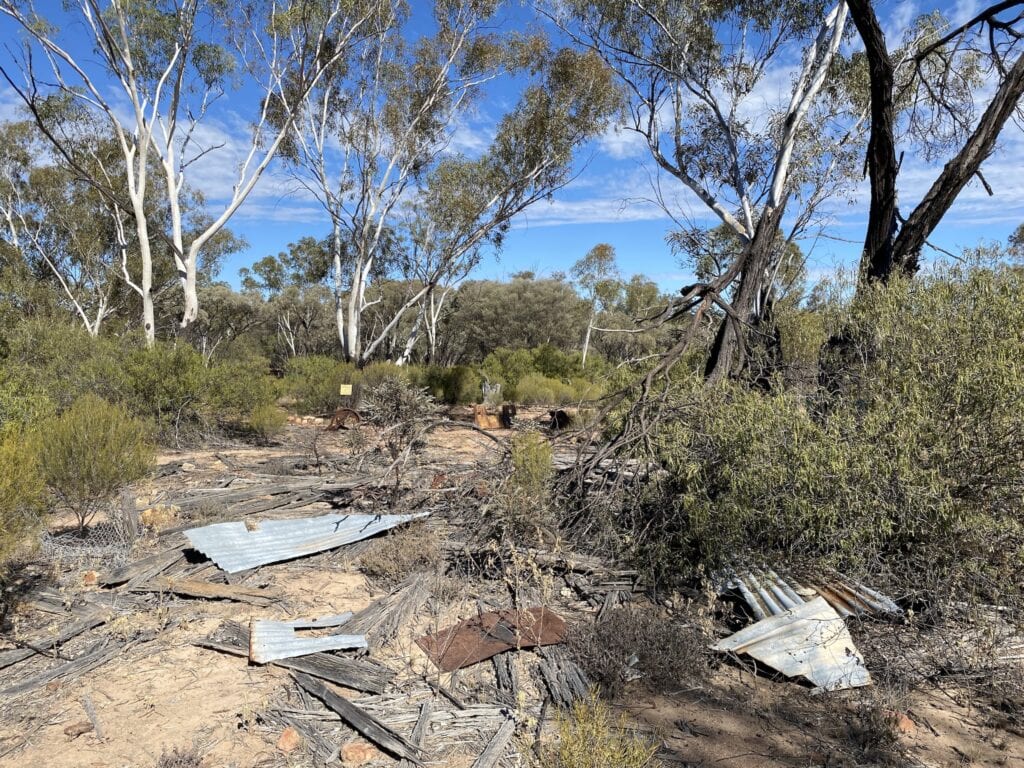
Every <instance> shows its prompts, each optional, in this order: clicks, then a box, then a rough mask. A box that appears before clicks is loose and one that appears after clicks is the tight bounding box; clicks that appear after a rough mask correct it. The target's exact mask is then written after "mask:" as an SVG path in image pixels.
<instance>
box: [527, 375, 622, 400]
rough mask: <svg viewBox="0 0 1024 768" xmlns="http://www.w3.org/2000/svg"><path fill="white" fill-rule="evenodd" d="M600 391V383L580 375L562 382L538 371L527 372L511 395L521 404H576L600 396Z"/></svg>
mask: <svg viewBox="0 0 1024 768" xmlns="http://www.w3.org/2000/svg"><path fill="white" fill-rule="evenodd" d="M602 393H603V392H602V387H601V385H600V384H595V383H592V382H590V381H587V380H586V379H584V378H582V377H578V378H574V379H572V380H571V381H569V382H564V381H560V380H558V379H552V378H549V377H547V376H544V375H543V374H540V373H529V374H527V375H526V376H524V377H523V378H522V379H521V380H520V382H519V383H518V384H517V385H516V387H515V389H514V390H513V393H512V396H514V399H515V401H516V402H518V403H522V404H523V405H577V404H579V403H581V402H583V401H586V400H593V399H595V398H597V397H600V396H601V394H602Z"/></svg>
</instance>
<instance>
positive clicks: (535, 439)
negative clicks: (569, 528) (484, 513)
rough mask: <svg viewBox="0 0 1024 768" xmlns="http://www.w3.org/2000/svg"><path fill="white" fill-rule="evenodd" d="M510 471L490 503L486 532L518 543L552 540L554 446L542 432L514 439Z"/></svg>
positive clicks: (553, 523)
mask: <svg viewBox="0 0 1024 768" xmlns="http://www.w3.org/2000/svg"><path fill="white" fill-rule="evenodd" d="M509 453H510V456H509V459H510V461H509V467H508V472H507V474H506V476H505V478H504V480H503V482H502V483H501V484H500V485H499V487H498V489H497V492H496V493H495V494H494V497H493V500H492V502H491V504H490V508H489V513H490V515H489V516H490V521H489V524H488V526H487V530H486V534H487V535H488V536H490V537H491V538H493V539H496V540H499V541H500V540H504V541H506V542H510V543H512V544H514V545H515V546H521V545H526V546H532V545H537V544H540V543H543V542H544V541H545V540H550V539H551V538H552V537H553V536H554V532H555V530H556V528H557V515H556V509H555V504H554V499H553V491H552V481H553V479H554V469H553V468H552V464H551V460H552V449H551V443H549V442H548V441H547V440H546V439H545V438H544V437H543V436H542V435H540V434H538V433H536V432H525V433H522V434H518V435H516V436H515V437H513V438H512V441H511V444H510V447H509Z"/></svg>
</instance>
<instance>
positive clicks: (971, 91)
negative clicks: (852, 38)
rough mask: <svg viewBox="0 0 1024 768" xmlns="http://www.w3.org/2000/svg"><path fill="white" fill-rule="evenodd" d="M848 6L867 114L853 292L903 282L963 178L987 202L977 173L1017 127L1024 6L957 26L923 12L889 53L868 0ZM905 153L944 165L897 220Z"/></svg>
mask: <svg viewBox="0 0 1024 768" xmlns="http://www.w3.org/2000/svg"><path fill="white" fill-rule="evenodd" d="M849 2H850V15H851V17H852V19H853V21H854V24H855V25H856V27H857V31H858V33H859V34H860V37H861V40H862V41H863V43H864V60H865V68H866V70H867V79H868V87H867V94H866V98H867V100H868V102H869V104H870V109H871V135H870V139H869V141H868V146H867V157H866V161H865V165H866V168H867V172H868V176H869V179H870V184H871V205H870V209H869V214H868V226H867V232H866V235H865V240H864V252H863V256H862V259H861V276H862V278H863V279H862V282H861V285H862V286H863V285H867V284H869V283H871V282H874V281H883V282H884V281H886V280H888V279H889V278H890V277H891V276H893V275H903V276H913V275H914V274H915V273H916V272H917V271H918V269H919V267H920V256H921V251H922V249H923V247H924V246H925V244H926V243H927V241H928V238H929V236H930V235H931V234H932V232H934V231H935V228H936V227H937V226H938V225H939V222H940V221H941V220H942V218H943V217H944V216H945V215H946V213H947V212H948V211H949V209H950V207H951V206H952V205H953V203H954V201H955V200H956V198H957V197H958V195H959V194H960V192H961V191H962V190H963V189H964V187H965V186H966V185H967V184H968V182H970V181H971V180H972V179H974V178H977V179H978V181H979V182H980V183H981V184H982V185H983V186H984V187H985V189H986V190H987V191H988V193H989V194H990V195H991V194H993V190H992V189H991V187H990V186H989V185H988V183H987V182H986V181H985V178H984V176H983V175H982V171H981V166H982V164H983V163H984V161H985V160H987V159H988V158H989V157H990V156H991V154H992V152H993V150H994V149H995V146H996V141H997V140H998V138H999V136H1000V134H1001V133H1002V131H1003V129H1004V128H1005V127H1006V125H1007V123H1008V122H1009V121H1011V120H1012V119H1019V114H1020V110H1019V106H1020V100H1021V97H1022V96H1024V45H1022V37H1024V12H1022V8H1024V3H1022V2H1019V0H1002V1H1001V2H998V3H993V4H990V5H988V6H986V7H983V8H981V9H977V12H976V13H975V14H974V15H973V16H972V17H971V18H970V19H968V20H967V21H965V22H964V23H962V24H960V25H957V26H954V25H952V24H950V23H949V22H948V21H947V20H946V19H945V18H943V17H942V16H941V15H939V14H938V13H937V12H936V13H932V14H928V15H925V16H922V17H921V18H919V19H918V20H917V22H916V23H915V24H914V26H913V27H912V29H911V30H910V33H909V34H906V35H904V38H903V39H901V40H900V41H899V42H898V43H897V44H896V45H894V46H891V44H890V41H888V40H887V39H886V34H885V32H884V31H883V29H882V25H881V23H880V22H879V20H878V17H877V15H876V14H875V10H874V7H873V4H872V3H871V2H870V0H849ZM985 86H988V87H987V88H986V87H985ZM986 91H987V92H988V93H989V94H991V95H987V94H986ZM982 94H986V95H984V96H983V95H982ZM983 105H984V108H982V106H983ZM901 146H902V147H903V148H904V149H903V150H901V149H900V148H901ZM907 149H909V150H910V151H913V152H915V153H918V154H921V155H923V156H924V157H926V158H927V159H928V160H932V161H937V160H941V159H945V160H946V163H945V165H944V166H943V168H942V170H941V171H940V172H939V173H938V174H936V176H935V178H934V180H933V181H932V183H931V185H930V186H929V188H928V190H927V192H926V193H925V194H924V196H923V197H922V198H921V200H920V201H919V202H918V203H917V204H916V205H915V206H914V208H913V209H912V210H911V211H910V213H909V214H906V215H903V214H901V213H900V211H899V190H898V183H897V182H898V180H899V175H900V166H901V159H902V156H903V153H904V152H905V151H907Z"/></svg>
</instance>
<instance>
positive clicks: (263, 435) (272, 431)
mask: <svg viewBox="0 0 1024 768" xmlns="http://www.w3.org/2000/svg"><path fill="white" fill-rule="evenodd" d="M287 423H288V415H287V414H286V413H285V412H284V411H282V410H281V409H280V408H278V407H277V406H276V405H274V404H273V403H263V404H262V405H257V406H256V407H255V408H253V409H252V413H250V414H249V429H250V430H252V432H253V433H254V434H255V435H257V436H258V437H259V438H260V440H262V441H263V442H264V443H268V442H270V441H271V440H272V439H273V438H275V437H277V436H278V435H279V434H281V431H282V430H283V429H284V426H285V424H287Z"/></svg>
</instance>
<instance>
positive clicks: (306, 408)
mask: <svg viewBox="0 0 1024 768" xmlns="http://www.w3.org/2000/svg"><path fill="white" fill-rule="evenodd" d="M357 377H358V371H357V370H356V367H355V366H354V365H352V364H351V363H343V362H341V361H339V360H335V359H334V358H331V357H326V356H324V355H310V356H308V357H293V358H291V359H290V360H289V361H288V367H287V369H286V370H285V375H284V381H283V382H282V388H283V389H284V391H285V393H286V394H288V395H290V396H291V397H292V398H294V399H295V407H296V408H297V409H298V410H299V412H300V413H304V414H316V413H330V412H331V411H333V410H334V409H335V408H337V407H338V406H339V405H340V404H341V395H340V394H339V393H338V390H339V388H340V387H341V385H342V384H353V383H355V382H356V379H357Z"/></svg>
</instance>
